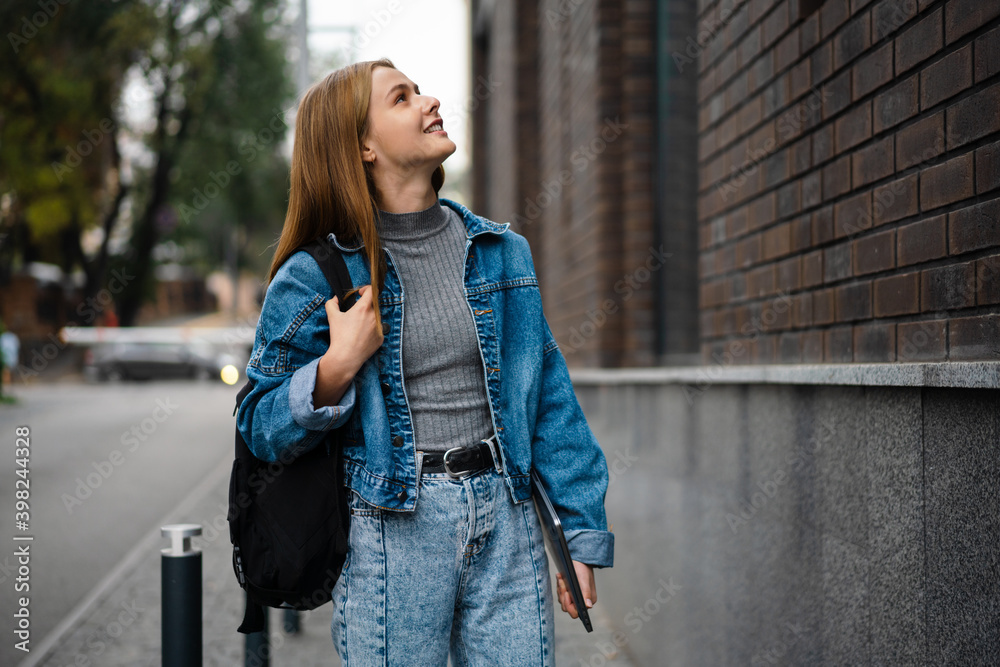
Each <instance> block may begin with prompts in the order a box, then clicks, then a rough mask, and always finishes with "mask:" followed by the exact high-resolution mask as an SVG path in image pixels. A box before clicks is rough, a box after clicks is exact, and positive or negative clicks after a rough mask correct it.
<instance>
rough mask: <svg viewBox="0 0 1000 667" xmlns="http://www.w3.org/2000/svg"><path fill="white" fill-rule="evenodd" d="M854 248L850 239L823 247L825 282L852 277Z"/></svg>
mask: <svg viewBox="0 0 1000 667" xmlns="http://www.w3.org/2000/svg"><path fill="white" fill-rule="evenodd" d="M852 250H853V248H852V246H851V243H850V241H845V242H843V243H841V244H839V245H835V246H830V247H829V248H824V249H823V268H824V276H823V282H826V283H832V282H836V281H838V280H843V279H845V278H850V277H851V275H852V273H853V262H852V259H851V258H852Z"/></svg>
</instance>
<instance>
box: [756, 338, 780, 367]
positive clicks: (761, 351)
mask: <svg viewBox="0 0 1000 667" xmlns="http://www.w3.org/2000/svg"><path fill="white" fill-rule="evenodd" d="M777 342H778V337H777V336H760V337H758V338H757V340H755V341H753V342H751V343H750V362H751V363H754V364H772V363H774V360H775V358H776V357H777Z"/></svg>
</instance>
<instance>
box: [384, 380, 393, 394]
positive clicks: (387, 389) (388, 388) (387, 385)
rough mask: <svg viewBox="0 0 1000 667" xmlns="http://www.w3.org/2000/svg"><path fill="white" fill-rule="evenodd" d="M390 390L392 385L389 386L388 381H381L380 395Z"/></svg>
mask: <svg viewBox="0 0 1000 667" xmlns="http://www.w3.org/2000/svg"><path fill="white" fill-rule="evenodd" d="M390 391H392V387H390V386H389V383H388V382H383V383H382V395H383V396H388V395H389V392H390Z"/></svg>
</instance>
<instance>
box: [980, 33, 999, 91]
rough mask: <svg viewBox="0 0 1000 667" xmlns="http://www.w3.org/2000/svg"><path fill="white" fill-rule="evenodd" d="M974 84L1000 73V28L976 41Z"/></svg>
mask: <svg viewBox="0 0 1000 667" xmlns="http://www.w3.org/2000/svg"><path fill="white" fill-rule="evenodd" d="M975 71H976V83H979V82H980V81H982V80H984V79H988V78H989V77H991V76H993V75H994V74H996V73H997V72H1000V28H994V29H993V30H990V31H989V32H988V33H986V34H985V35H983V36H982V37H980V38H979V39H977V40H976V64H975Z"/></svg>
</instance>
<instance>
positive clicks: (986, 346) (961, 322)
mask: <svg viewBox="0 0 1000 667" xmlns="http://www.w3.org/2000/svg"><path fill="white" fill-rule="evenodd" d="M948 358H949V359H951V360H953V361H962V360H972V359H989V360H995V359H1000V315H995V314H994V315H978V316H976V317H959V318H955V319H952V320H950V321H949V322H948Z"/></svg>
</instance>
